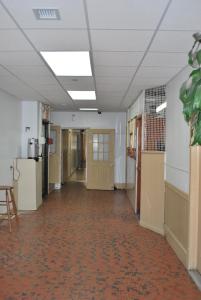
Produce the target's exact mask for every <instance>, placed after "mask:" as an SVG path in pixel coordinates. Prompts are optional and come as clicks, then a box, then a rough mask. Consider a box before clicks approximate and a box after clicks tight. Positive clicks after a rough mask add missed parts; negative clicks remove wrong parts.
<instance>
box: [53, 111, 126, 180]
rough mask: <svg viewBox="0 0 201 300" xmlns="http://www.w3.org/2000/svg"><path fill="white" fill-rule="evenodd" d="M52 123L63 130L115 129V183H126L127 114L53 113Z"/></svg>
mask: <svg viewBox="0 0 201 300" xmlns="http://www.w3.org/2000/svg"><path fill="white" fill-rule="evenodd" d="M51 122H53V123H54V124H57V125H60V126H61V127H62V128H93V129H107V128H108V129H115V183H125V170H126V113H123V112H119V113H118V112H105V113H102V114H101V115H98V114H97V113H95V112H52V114H51Z"/></svg>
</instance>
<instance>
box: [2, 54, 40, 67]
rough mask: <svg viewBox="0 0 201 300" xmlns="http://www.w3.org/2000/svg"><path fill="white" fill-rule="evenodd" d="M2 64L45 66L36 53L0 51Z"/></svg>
mask: <svg viewBox="0 0 201 300" xmlns="http://www.w3.org/2000/svg"><path fill="white" fill-rule="evenodd" d="M0 64H2V65H4V66H18V67H21V68H23V67H24V66H45V64H44V62H43V60H42V58H40V56H39V55H38V54H37V53H36V52H34V51H10V52H9V51H2V52H1V51H0Z"/></svg>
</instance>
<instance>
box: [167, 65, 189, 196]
mask: <svg viewBox="0 0 201 300" xmlns="http://www.w3.org/2000/svg"><path fill="white" fill-rule="evenodd" d="M188 76H189V68H186V69H185V70H184V71H183V72H181V73H180V74H179V75H178V76H177V77H176V78H174V79H173V80H172V81H171V82H170V83H169V84H168V85H167V89H166V93H167V111H166V113H167V114H166V118H167V125H166V159H165V160H166V162H165V179H166V181H168V182H169V183H171V184H172V185H173V186H175V187H176V188H178V189H179V190H181V191H183V192H185V193H188V192H189V143H190V134H189V126H188V125H187V123H186V122H185V121H184V117H183V114H182V103H181V101H180V100H179V89H180V86H181V84H182V83H183V82H184V81H185V80H186V79H187V78H188Z"/></svg>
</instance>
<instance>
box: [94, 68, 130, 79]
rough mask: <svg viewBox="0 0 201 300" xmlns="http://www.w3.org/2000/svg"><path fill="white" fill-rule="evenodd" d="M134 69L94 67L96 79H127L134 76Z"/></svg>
mask: <svg viewBox="0 0 201 300" xmlns="http://www.w3.org/2000/svg"><path fill="white" fill-rule="evenodd" d="M135 70H136V68H135V67H115V66H109V67H107V66H95V75H96V77H128V78H131V77H132V75H133V74H134V72H135Z"/></svg>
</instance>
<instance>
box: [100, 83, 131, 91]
mask: <svg viewBox="0 0 201 300" xmlns="http://www.w3.org/2000/svg"><path fill="white" fill-rule="evenodd" d="M96 87H97V91H98V92H99V91H106V92H107V91H109V92H110V91H111V92H112V91H115V92H125V91H126V88H127V86H118V85H116V84H97V85H96Z"/></svg>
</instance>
